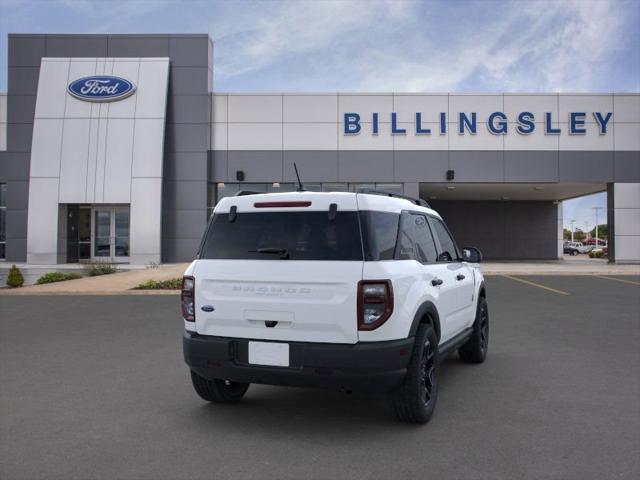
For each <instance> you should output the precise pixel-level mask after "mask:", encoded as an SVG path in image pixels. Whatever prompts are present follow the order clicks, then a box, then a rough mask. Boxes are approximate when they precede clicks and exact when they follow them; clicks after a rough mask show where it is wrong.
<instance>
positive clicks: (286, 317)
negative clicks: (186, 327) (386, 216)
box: [194, 192, 363, 343]
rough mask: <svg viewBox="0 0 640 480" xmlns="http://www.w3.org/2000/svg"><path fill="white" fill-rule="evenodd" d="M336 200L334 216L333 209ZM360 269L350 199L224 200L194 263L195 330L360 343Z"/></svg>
mask: <svg viewBox="0 0 640 480" xmlns="http://www.w3.org/2000/svg"><path fill="white" fill-rule="evenodd" d="M332 204H335V205H336V206H337V212H335V211H334V212H330V210H331V209H333V210H335V208H336V207H331V205H332ZM362 266H363V262H362V243H361V238H360V228H359V223H358V217H357V203H356V197H355V195H353V194H340V193H336V194H317V193H311V192H301V193H288V194H278V195H249V196H244V197H230V198H225V199H223V200H222V201H221V202H220V203H219V204H218V206H217V207H216V210H215V214H214V218H213V220H212V222H211V225H210V226H209V230H208V233H207V235H206V237H205V241H204V243H203V248H202V254H201V259H200V260H198V261H197V262H196V266H195V271H194V277H195V279H196V287H195V299H196V330H197V332H198V333H200V334H202V335H216V336H224V337H237V338H254V339H264V340H282V341H300V342H305V341H307V342H322V343H356V342H357V341H358V331H357V315H356V313H357V301H356V295H357V285H358V282H359V281H360V280H361V279H362ZM203 307H204V309H203Z"/></svg>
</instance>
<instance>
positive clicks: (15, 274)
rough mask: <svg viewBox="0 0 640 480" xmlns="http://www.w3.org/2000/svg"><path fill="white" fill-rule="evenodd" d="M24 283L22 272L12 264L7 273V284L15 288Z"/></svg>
mask: <svg viewBox="0 0 640 480" xmlns="http://www.w3.org/2000/svg"><path fill="white" fill-rule="evenodd" d="M23 283H24V277H23V276H22V272H21V271H20V269H19V268H18V267H16V266H15V265H13V266H12V267H11V269H10V270H9V275H8V276H7V286H8V287H12V288H16V287H21V286H22V284H23Z"/></svg>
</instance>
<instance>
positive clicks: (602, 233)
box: [589, 223, 609, 238]
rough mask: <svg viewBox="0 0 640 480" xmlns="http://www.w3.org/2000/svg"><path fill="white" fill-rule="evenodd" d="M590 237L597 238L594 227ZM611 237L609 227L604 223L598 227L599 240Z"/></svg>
mask: <svg viewBox="0 0 640 480" xmlns="http://www.w3.org/2000/svg"><path fill="white" fill-rule="evenodd" d="M589 235H591V236H592V237H595V236H596V227H593V229H592V230H591V231H590V232H589ZM608 236H609V227H608V226H607V224H606V223H603V224H602V225H598V238H607V237H608Z"/></svg>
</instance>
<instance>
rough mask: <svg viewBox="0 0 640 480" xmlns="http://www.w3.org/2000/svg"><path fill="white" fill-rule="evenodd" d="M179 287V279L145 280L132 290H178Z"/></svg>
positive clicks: (180, 285) (180, 283) (180, 282)
mask: <svg viewBox="0 0 640 480" xmlns="http://www.w3.org/2000/svg"><path fill="white" fill-rule="evenodd" d="M181 287H182V279H181V278H170V279H169V280H147V281H146V282H144V283H141V284H140V285H138V286H137V287H134V290H178V289H180V288H181Z"/></svg>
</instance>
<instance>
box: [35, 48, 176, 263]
mask: <svg viewBox="0 0 640 480" xmlns="http://www.w3.org/2000/svg"><path fill="white" fill-rule="evenodd" d="M100 74H105V75H115V76H121V77H124V78H127V79H130V80H132V81H133V82H134V83H135V84H136V86H137V90H136V92H135V93H134V94H133V95H131V96H129V97H127V98H125V99H123V100H119V101H116V102H108V103H93V102H85V101H81V100H78V99H76V98H74V97H72V96H71V95H69V94H68V93H67V92H66V89H67V85H68V84H69V83H70V82H72V81H73V80H76V79H78V78H81V77H85V76H90V75H100ZM168 74H169V59H168V58H43V59H42V64H41V68H40V77H39V82H38V96H37V100H36V110H35V119H34V126H33V140H32V148H31V170H30V184H29V213H28V227H27V261H28V262H29V263H34V264H53V263H56V261H57V250H58V246H57V241H58V205H59V204H78V203H82V204H94V205H99V204H105V205H106V204H127V205H130V208H131V219H130V256H131V262H132V263H147V262H152V261H153V262H159V261H160V252H161V244H160V242H161V217H162V214H161V205H162V165H163V148H164V126H165V112H166V99H167V85H168Z"/></svg>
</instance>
